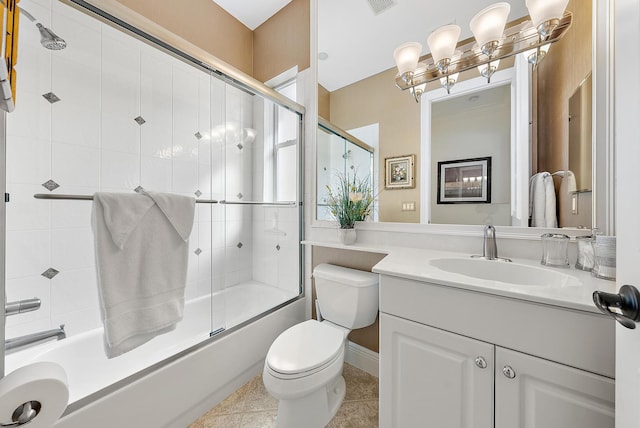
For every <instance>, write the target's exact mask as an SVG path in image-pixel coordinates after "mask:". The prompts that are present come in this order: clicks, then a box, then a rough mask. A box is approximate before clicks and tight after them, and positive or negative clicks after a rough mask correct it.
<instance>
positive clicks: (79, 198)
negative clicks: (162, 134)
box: [33, 193, 297, 206]
mask: <svg viewBox="0 0 640 428" xmlns="http://www.w3.org/2000/svg"><path fill="white" fill-rule="evenodd" d="M33 197H34V198H36V199H61V200H70V201H92V200H93V196H92V195H64V194H47V193H36V194H35V195H33ZM196 203H197V204H226V205H272V206H295V205H297V203H296V202H295V201H287V202H256V201H224V200H222V201H218V200H215V199H196Z"/></svg>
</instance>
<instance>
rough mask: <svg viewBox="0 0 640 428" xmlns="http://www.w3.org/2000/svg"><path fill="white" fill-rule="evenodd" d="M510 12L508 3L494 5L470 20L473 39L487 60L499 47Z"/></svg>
mask: <svg viewBox="0 0 640 428" xmlns="http://www.w3.org/2000/svg"><path fill="white" fill-rule="evenodd" d="M510 11H511V5H510V4H509V3H505V2H500V3H494V4H492V5H491V6H488V7H485V8H484V9H482V10H481V11H480V12H478V13H477V14H476V15H475V16H474V17H473V18H471V22H470V23H469V27H470V28H471V32H472V33H473V37H475V39H476V42H477V43H478V46H480V51H481V52H482V53H483V54H485V55H486V56H488V57H489V58H491V57H492V55H493V54H494V52H495V51H496V49H498V46H500V39H501V38H502V33H503V32H504V26H505V25H506V23H507V17H508V16H509V12H510Z"/></svg>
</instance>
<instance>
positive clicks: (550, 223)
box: [529, 172, 558, 227]
mask: <svg viewBox="0 0 640 428" xmlns="http://www.w3.org/2000/svg"><path fill="white" fill-rule="evenodd" d="M529 217H530V218H531V226H532V227H558V219H557V217H556V191H555V188H554V186H553V177H551V174H549V173H548V172H539V173H537V174H534V176H533V177H531V179H530V180H529Z"/></svg>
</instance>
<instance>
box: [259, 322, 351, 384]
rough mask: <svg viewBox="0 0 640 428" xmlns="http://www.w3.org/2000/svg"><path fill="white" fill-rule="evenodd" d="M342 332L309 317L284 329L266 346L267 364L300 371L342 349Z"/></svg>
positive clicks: (289, 371)
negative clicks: (267, 347)
mask: <svg viewBox="0 0 640 428" xmlns="http://www.w3.org/2000/svg"><path fill="white" fill-rule="evenodd" d="M343 344H344V333H343V332H342V331H341V330H339V329H337V328H335V327H331V326H330V325H328V324H326V323H320V322H318V321H316V320H308V321H305V322H302V323H300V324H296V325H294V326H293V327H291V328H289V329H287V330H285V331H284V332H283V333H282V334H281V335H280V336H278V337H277V338H276V340H275V341H274V342H273V344H272V345H271V348H269V352H268V353H267V364H268V365H269V367H270V368H271V369H272V370H274V371H276V372H278V373H283V374H294V373H302V372H306V371H309V370H313V369H315V368H317V367H320V366H322V365H324V364H326V363H327V362H329V361H331V360H333V359H334V358H335V356H336V355H337V354H339V353H340V351H341V350H342V346H343Z"/></svg>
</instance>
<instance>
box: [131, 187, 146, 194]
mask: <svg viewBox="0 0 640 428" xmlns="http://www.w3.org/2000/svg"><path fill="white" fill-rule="evenodd" d="M133 191H134V192H136V193H143V192H144V187H142V186H138V187H136V188H135V189H133Z"/></svg>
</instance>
